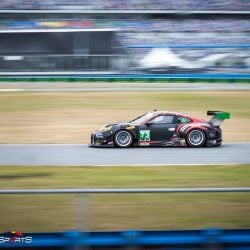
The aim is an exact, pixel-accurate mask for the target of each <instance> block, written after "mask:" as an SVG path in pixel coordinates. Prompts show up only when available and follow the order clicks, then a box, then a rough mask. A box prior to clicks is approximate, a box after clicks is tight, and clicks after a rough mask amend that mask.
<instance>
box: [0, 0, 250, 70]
mask: <svg viewBox="0 0 250 250" xmlns="http://www.w3.org/2000/svg"><path fill="white" fill-rule="evenodd" d="M249 11H250V3H249V1H247V0H230V1H223V0H209V1H199V0H180V1H172V0H170V1H158V0H150V1H146V0H139V1H137V0H128V1H115V0H104V1H101V0H100V1H97V0H95V1H85V0H71V1H56V0H53V1H52V0H45V1H31V0H18V1H14V0H11V1H10V0H9V1H8V0H3V1H1V2H0V13H1V19H0V37H1V39H0V60H1V61H0V62H1V63H0V71H1V72H8V71H17V72H18V71H19V72H30V71H35V72H36V71H38V72H39V71H40V72H44V71H59V72H60V71H79V72H82V71H102V72H103V71H112V72H113V71H116V72H128V71H131V70H132V71H137V70H138V66H139V62H140V60H141V59H142V58H143V57H144V56H145V55H146V54H147V52H149V51H150V50H151V49H152V48H157V47H167V48H171V50H172V51H173V52H174V53H175V54H177V55H178V56H180V57H182V58H184V59H188V60H190V61H194V60H197V59H200V58H202V57H204V56H207V55H211V54H218V53H219V54H221V53H227V57H226V58H224V59H223V60H220V61H216V62H215V63H214V64H212V65H210V67H208V68H206V69H205V70H206V71H208V72H231V73H232V72H233V73H237V72H239V73H242V72H243V73H249V67H250V47H249V45H250V36H249V32H250V25H249Z"/></svg>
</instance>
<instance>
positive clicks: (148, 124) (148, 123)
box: [146, 121, 154, 126]
mask: <svg viewBox="0 0 250 250" xmlns="http://www.w3.org/2000/svg"><path fill="white" fill-rule="evenodd" d="M146 125H147V126H152V125H154V123H153V122H150V121H149V122H147V124H146Z"/></svg>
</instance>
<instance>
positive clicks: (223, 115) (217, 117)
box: [207, 110, 230, 126]
mask: <svg viewBox="0 0 250 250" xmlns="http://www.w3.org/2000/svg"><path fill="white" fill-rule="evenodd" d="M207 115H212V116H213V117H212V118H211V120H210V121H209V122H210V123H212V124H213V125H214V126H220V125H221V124H222V122H223V121H224V120H225V119H230V113H228V112H224V111H211V110H209V111H207Z"/></svg>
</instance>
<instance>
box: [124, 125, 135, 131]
mask: <svg viewBox="0 0 250 250" xmlns="http://www.w3.org/2000/svg"><path fill="white" fill-rule="evenodd" d="M134 128H135V126H132V125H131V126H128V127H126V129H128V130H129V129H134Z"/></svg>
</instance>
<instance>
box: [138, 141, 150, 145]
mask: <svg viewBox="0 0 250 250" xmlns="http://www.w3.org/2000/svg"><path fill="white" fill-rule="evenodd" d="M139 145H140V146H150V143H149V142H146V141H141V142H139Z"/></svg>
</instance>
